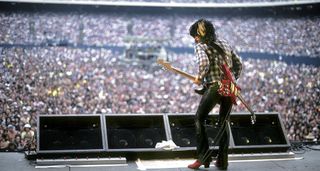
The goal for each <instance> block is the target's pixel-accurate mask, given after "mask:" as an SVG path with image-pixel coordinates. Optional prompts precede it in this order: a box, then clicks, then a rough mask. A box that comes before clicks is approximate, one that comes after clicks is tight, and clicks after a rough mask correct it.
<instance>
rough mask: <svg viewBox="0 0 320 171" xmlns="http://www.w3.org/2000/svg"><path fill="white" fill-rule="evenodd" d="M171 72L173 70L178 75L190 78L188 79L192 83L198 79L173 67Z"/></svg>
mask: <svg viewBox="0 0 320 171" xmlns="http://www.w3.org/2000/svg"><path fill="white" fill-rule="evenodd" d="M171 70H172V71H173V72H175V73H177V74H180V75H182V76H184V77H186V78H188V79H189V80H191V81H194V80H195V79H196V77H195V76H193V75H190V74H188V73H186V72H184V71H181V70H179V69H177V68H174V67H172V68H171Z"/></svg>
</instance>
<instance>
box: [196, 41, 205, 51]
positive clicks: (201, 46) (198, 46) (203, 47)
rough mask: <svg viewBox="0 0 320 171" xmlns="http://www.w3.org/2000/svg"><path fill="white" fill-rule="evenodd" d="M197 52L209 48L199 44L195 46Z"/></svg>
mask: <svg viewBox="0 0 320 171" xmlns="http://www.w3.org/2000/svg"><path fill="white" fill-rule="evenodd" d="M195 49H196V51H202V50H203V51H205V50H206V49H208V46H207V45H206V44H205V43H197V44H196V46H195Z"/></svg>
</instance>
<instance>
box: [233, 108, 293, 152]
mask: <svg viewBox="0 0 320 171" xmlns="http://www.w3.org/2000/svg"><path fill="white" fill-rule="evenodd" d="M256 116H257V122H256V123H255V124H254V125H252V124H251V121H250V115H248V114H247V115H245V114H243V115H231V118H230V127H231V132H232V136H233V141H234V145H235V146H257V145H259V146H261V145H262V146H267V145H288V141H287V139H286V136H285V134H284V130H283V126H282V123H281V120H280V117H279V115H278V114H276V113H274V114H257V115H256Z"/></svg>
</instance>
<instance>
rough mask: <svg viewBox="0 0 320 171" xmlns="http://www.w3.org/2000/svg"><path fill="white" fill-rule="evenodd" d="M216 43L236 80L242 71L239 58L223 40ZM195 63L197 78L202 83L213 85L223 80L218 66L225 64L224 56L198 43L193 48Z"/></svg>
mask: <svg viewBox="0 0 320 171" xmlns="http://www.w3.org/2000/svg"><path fill="white" fill-rule="evenodd" d="M216 43H217V44H218V45H219V46H220V47H222V49H223V50H224V51H225V54H226V55H225V57H226V61H227V63H228V66H229V68H230V70H231V71H232V73H233V75H234V77H235V79H238V78H239V76H240V73H241V70H242V63H241V60H240V57H239V56H238V55H237V54H236V53H235V52H234V51H233V50H232V48H231V47H230V45H229V44H228V43H227V42H226V41H223V40H217V41H216ZM195 53H196V61H197V63H198V65H199V70H198V78H199V79H200V80H201V82H202V83H213V82H214V81H220V80H221V79H222V78H223V72H222V71H221V69H220V65H221V64H223V63H225V60H224V59H223V58H224V56H223V55H221V54H219V53H218V51H217V50H216V49H214V48H212V47H208V45H206V44H204V43H198V44H196V46H195Z"/></svg>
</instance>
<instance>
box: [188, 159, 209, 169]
mask: <svg viewBox="0 0 320 171" xmlns="http://www.w3.org/2000/svg"><path fill="white" fill-rule="evenodd" d="M201 165H204V167H205V168H209V165H210V162H205V163H201V162H200V161H199V160H196V161H195V162H194V163H193V164H189V165H188V168H190V169H198V168H199V167H200V166H201Z"/></svg>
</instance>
